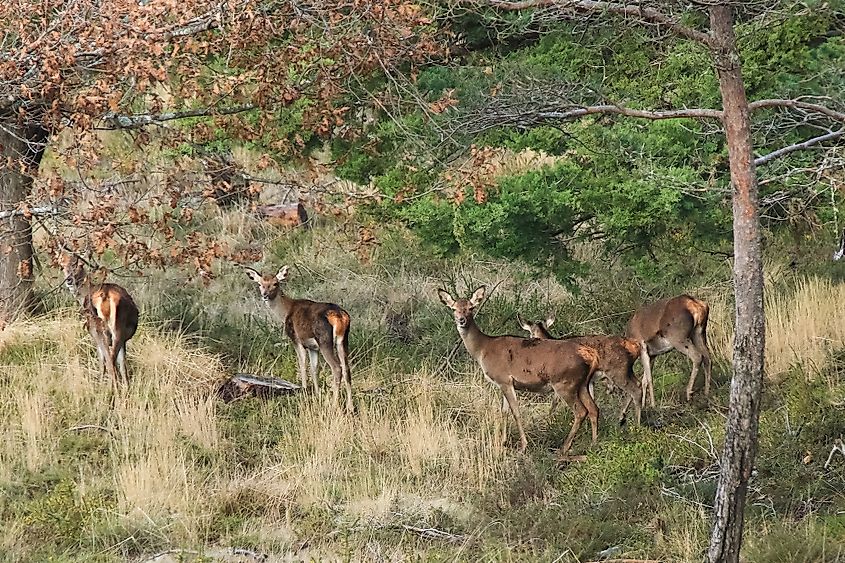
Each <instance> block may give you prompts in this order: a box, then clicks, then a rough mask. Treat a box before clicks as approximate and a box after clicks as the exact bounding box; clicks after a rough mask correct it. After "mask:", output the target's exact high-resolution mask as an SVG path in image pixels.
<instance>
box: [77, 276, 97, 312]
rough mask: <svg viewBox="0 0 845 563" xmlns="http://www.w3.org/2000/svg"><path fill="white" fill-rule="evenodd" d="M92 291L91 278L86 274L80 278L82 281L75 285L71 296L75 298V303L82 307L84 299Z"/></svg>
mask: <svg viewBox="0 0 845 563" xmlns="http://www.w3.org/2000/svg"><path fill="white" fill-rule="evenodd" d="M92 291H93V289H92V287H91V278H90V277H88V276H87V275H86V276H85V277H84V278H83V279H82V283H81V284H79V286H77V288H76V291H75V292H73V296H74V297H75V298H76V301H77V303H79V305H80V306H81V307H84V306H85V300H86V299H88V297H89V296H90V295H91V292H92Z"/></svg>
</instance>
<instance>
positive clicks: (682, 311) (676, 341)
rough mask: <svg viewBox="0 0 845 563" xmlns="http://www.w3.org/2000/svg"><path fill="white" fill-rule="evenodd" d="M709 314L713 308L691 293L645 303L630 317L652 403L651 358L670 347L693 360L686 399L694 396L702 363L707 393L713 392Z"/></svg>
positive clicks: (630, 335)
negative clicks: (708, 333)
mask: <svg viewBox="0 0 845 563" xmlns="http://www.w3.org/2000/svg"><path fill="white" fill-rule="evenodd" d="M709 316H710V309H709V307H708V306H707V304H706V303H704V302H703V301H700V300H698V299H696V298H695V297H691V296H689V295H679V296H677V297H672V298H669V299H661V300H660V301H656V302H655V303H651V304H650V305H646V306H644V307H642V308H641V309H639V310H638V311H637V312H636V313H634V316H633V317H631V320H630V321H629V322H628V337H629V338H631V339H633V340H635V341H636V342H638V343H639V345H640V347H641V349H640V360H641V361H642V363H643V387H647V389H648V395H649V396H650V402H651V405H652V406H654V382H653V380H652V373H651V363H652V360H653V359H654V358H655V357H657V356H660V355H661V354H665V353H667V352H670V351H671V350H677V351H679V352H681V353H682V354H684V355H685V356H687V357H688V358H689V359H690V361H691V362H692V372H691V373H690V378H689V382H688V383H687V390H686V396H687V401H689V400H691V399H692V389H693V386H694V385H695V379H696V376H697V375H698V368H699V366H700V365H701V364H704V395H705V396H707V395H710V377H711V370H712V362H711V359H710V350H709V349H708V348H707V321H708V319H709ZM643 402H645V394H644V395H643Z"/></svg>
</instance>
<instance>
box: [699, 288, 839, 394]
mask: <svg viewBox="0 0 845 563" xmlns="http://www.w3.org/2000/svg"><path fill="white" fill-rule="evenodd" d="M709 303H710V311H711V312H710V324H709V331H708V339H709V343H710V346H711V348H712V349H713V351H714V353H715V354H716V356H717V357H719V358H721V359H722V360H723V361H724V362H726V363H730V358H731V357H732V355H733V315H734V311H733V303H732V301H729V298H728V297H727V296H725V295H724V294H721V295H714V296H712V297H711V298H710V299H709ZM765 311H766V376H767V377H769V378H771V379H775V380H777V379H780V378H782V377H783V376H785V375H786V374H787V373H789V372H790V370H792V369H793V368H800V370H801V372H802V373H804V374H806V376H807V377H810V378H812V377H813V376H815V375H817V374H818V373H819V372H820V371H821V370H822V369H823V368H824V366H825V364H826V362H827V360H828V359H829V357H830V354H831V352H833V351H835V350H841V349H843V347H845V285H843V284H837V283H834V282H832V281H830V280H825V279H822V278H819V277H815V276H813V277H806V278H801V279H798V280H796V282H795V283H794V285H792V286H790V287H789V288H786V289H784V288H782V287H778V285H776V282H775V280H772V281H771V282H770V283H768V284H767V290H766V295H765Z"/></svg>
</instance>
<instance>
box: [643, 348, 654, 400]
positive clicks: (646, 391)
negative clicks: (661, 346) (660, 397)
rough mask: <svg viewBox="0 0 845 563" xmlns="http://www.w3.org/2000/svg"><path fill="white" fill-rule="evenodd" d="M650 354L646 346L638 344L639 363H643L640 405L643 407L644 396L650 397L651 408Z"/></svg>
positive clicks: (652, 398) (652, 389) (652, 386)
mask: <svg viewBox="0 0 845 563" xmlns="http://www.w3.org/2000/svg"><path fill="white" fill-rule="evenodd" d="M652 359H653V358H652V356H651V354H649V353H648V346H646V343H645V342H640V361H641V362H642V363H643V382H642V386H643V400H642V405H643V406H646V405H645V402H646V395H650V396H651V406H652V407H653V406H654V380H653V379H652V376H651V361H652Z"/></svg>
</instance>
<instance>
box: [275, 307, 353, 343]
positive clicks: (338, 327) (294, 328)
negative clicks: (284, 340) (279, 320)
mask: <svg viewBox="0 0 845 563" xmlns="http://www.w3.org/2000/svg"><path fill="white" fill-rule="evenodd" d="M349 325H350V318H349V313H347V312H346V311H345V310H343V308H341V307H340V306H339V305H335V304H334V303H319V302H316V301H311V300H309V299H294V300H292V301H291V306H290V311H289V313H288V315H287V317H286V318H285V333H286V334H287V335H288V336H289V337H290V338H291V339H293V340H297V341H299V342H304V341H307V340H312V339H313V340H316V341H317V342H320V341H322V340H323V339H325V338H336V337H344V336H345V335H346V333H347V332H348V330H349Z"/></svg>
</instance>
